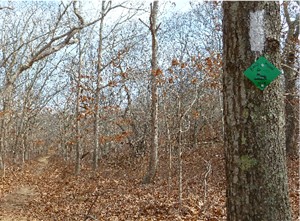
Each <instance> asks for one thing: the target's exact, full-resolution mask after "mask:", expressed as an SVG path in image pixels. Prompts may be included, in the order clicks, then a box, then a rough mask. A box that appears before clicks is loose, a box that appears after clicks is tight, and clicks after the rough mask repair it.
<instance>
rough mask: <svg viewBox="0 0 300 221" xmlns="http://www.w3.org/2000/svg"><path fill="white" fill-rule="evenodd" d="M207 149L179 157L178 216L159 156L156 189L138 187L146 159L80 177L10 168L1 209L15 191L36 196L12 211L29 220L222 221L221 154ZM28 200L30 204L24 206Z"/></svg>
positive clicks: (113, 162) (293, 177) (62, 169)
mask: <svg viewBox="0 0 300 221" xmlns="http://www.w3.org/2000/svg"><path fill="white" fill-rule="evenodd" d="M206 148H208V149H207V151H202V150H201V148H199V149H192V150H186V151H185V153H184V155H183V160H184V161H183V162H184V165H183V169H184V171H183V175H184V183H183V203H182V206H181V210H179V205H178V190H177V186H178V185H177V180H178V179H177V177H176V168H175V166H174V168H173V171H172V172H173V173H172V174H173V177H172V182H171V184H172V185H171V187H170V188H169V186H168V181H167V179H168V166H167V163H168V161H167V158H166V157H167V156H164V155H163V154H162V157H161V159H160V168H159V172H158V174H157V179H156V181H155V183H154V184H150V185H142V184H141V182H140V181H141V180H142V177H143V175H144V172H145V171H144V170H145V168H146V166H145V165H147V158H146V157H145V158H139V159H138V158H132V156H130V154H129V153H128V154H126V152H125V153H122V154H116V155H115V156H110V157H108V158H105V159H102V160H101V165H100V168H101V169H100V170H99V171H98V172H97V173H95V174H93V173H92V171H91V169H90V167H89V166H88V165H82V166H83V167H82V173H81V175H80V176H75V175H74V172H73V170H74V165H72V164H71V163H67V162H64V161H63V160H62V159H61V158H59V157H58V156H55V155H53V156H52V157H51V158H49V163H48V165H47V166H45V168H43V169H42V170H41V172H39V173H37V169H36V167H38V166H39V167H40V166H41V163H39V162H38V161H33V162H32V163H29V164H27V165H26V166H25V168H24V170H23V171H22V170H13V169H12V167H9V169H8V170H7V177H6V178H2V179H1V183H0V196H1V200H0V209H3V208H1V205H3V196H9V195H10V194H12V193H13V191H14V189H16V188H20V187H22V186H23V187H24V188H25V187H26V188H27V189H30V190H34V194H33V193H32V192H30V194H31V195H30V196H29V195H28V196H27V197H24V202H23V203H22V204H21V205H22V209H21V210H20V209H16V208H15V210H13V211H14V213H16V215H17V216H23V217H24V216H26V217H27V218H28V219H29V220H46V221H47V220H72V221H73V220H74V221H75V220H93V219H94V220H95V219H97V220H112V221H113V220H114V221H119V220H147V221H148V220H172V221H173V220H191V221H193V220H195V221H196V220H197V221H216V220H218V221H220V220H226V208H225V174H224V172H225V171H224V158H223V157H222V148H221V147H206ZM128 160H129V161H130V162H131V163H130V164H128V163H127V161H128ZM205 160H206V161H209V162H210V163H211V166H212V174H210V175H208V176H207V177H206V184H204V182H203V180H204V175H205V173H204V172H205V170H206V164H205ZM174 165H176V162H174ZM297 168H298V161H297V160H291V161H289V175H290V187H291V188H290V189H291V191H290V199H291V202H292V208H293V217H294V218H295V217H298V216H299V212H298V210H297V208H298V203H299V193H298V192H297V190H298V189H299V185H298V169H297ZM92 174H93V175H92ZM205 185H206V186H205ZM28 197H30V198H31V200H30V201H29V200H28V201H27V199H28ZM26 198H27V199H26ZM25 201H26V202H25ZM1 211H2V210H1ZM0 217H1V214H0Z"/></svg>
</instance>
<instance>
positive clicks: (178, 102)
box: [177, 95, 182, 213]
mask: <svg viewBox="0 0 300 221" xmlns="http://www.w3.org/2000/svg"><path fill="white" fill-rule="evenodd" d="M177 99H178V101H177V108H178V110H177V119H178V124H179V125H178V134H177V136H178V147H177V151H178V204H179V213H181V208H182V116H181V97H180V96H179V95H178V97H177Z"/></svg>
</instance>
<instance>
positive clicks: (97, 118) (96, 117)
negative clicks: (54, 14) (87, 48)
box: [93, 1, 109, 170]
mask: <svg viewBox="0 0 300 221" xmlns="http://www.w3.org/2000/svg"><path fill="white" fill-rule="evenodd" d="M107 4H109V3H107ZM101 7H102V8H101V19H100V27H99V42H98V52H97V53H98V61H97V79H96V94H95V107H94V151H93V169H94V170H96V169H97V168H98V158H99V149H100V143H99V139H100V128H99V121H100V116H99V104H100V91H101V82H102V76H101V72H102V48H103V26H104V17H105V16H104V14H105V11H106V8H107V7H108V5H106V4H105V1H102V5H101Z"/></svg>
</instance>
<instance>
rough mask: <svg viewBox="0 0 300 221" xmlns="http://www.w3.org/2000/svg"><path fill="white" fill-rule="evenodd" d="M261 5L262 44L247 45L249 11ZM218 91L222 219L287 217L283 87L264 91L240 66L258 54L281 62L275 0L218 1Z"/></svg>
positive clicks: (241, 220) (277, 84)
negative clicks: (220, 101)
mask: <svg viewBox="0 0 300 221" xmlns="http://www.w3.org/2000/svg"><path fill="white" fill-rule="evenodd" d="M258 10H264V12H263V16H264V25H263V30H264V48H263V50H262V51H261V52H257V51H256V52H255V51H251V45H250V38H249V28H250V27H249V26H250V21H249V17H250V12H256V11H258ZM223 12H224V18H223V34H224V35H223V46H224V51H223V60H224V62H223V68H224V74H223V96H224V101H223V105H224V123H225V126H224V127H225V128H224V130H225V136H224V145H225V159H226V178H227V220H229V221H244V220H249V221H250V220H251V221H254V220H259V221H270V220H281V221H288V220H291V214H290V206H289V199H288V183H287V169H286V164H285V163H286V156H285V148H284V144H285V135H284V123H285V120H284V103H283V87H282V85H281V82H280V79H278V78H277V79H276V80H275V81H273V82H272V83H271V84H270V85H269V86H268V87H267V88H266V89H265V90H264V91H261V90H259V89H258V88H256V87H255V86H254V85H253V84H252V82H250V81H249V80H248V79H247V78H246V77H245V76H244V75H243V72H244V71H245V70H246V69H247V68H248V67H249V66H250V65H251V64H252V63H253V62H254V61H255V58H257V57H258V56H260V55H264V56H265V57H266V58H267V59H268V60H269V61H270V62H272V63H273V64H274V65H275V66H276V67H277V68H280V53H279V41H280V14H279V2H223Z"/></svg>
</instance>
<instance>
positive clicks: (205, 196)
mask: <svg viewBox="0 0 300 221" xmlns="http://www.w3.org/2000/svg"><path fill="white" fill-rule="evenodd" d="M204 161H205V164H206V172H205V174H204V199H203V203H205V202H206V198H207V177H208V175H209V173H210V172H211V163H210V162H208V161H206V160H204Z"/></svg>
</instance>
